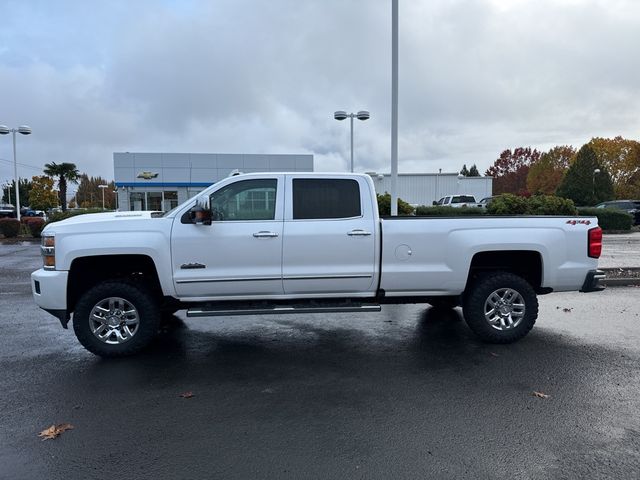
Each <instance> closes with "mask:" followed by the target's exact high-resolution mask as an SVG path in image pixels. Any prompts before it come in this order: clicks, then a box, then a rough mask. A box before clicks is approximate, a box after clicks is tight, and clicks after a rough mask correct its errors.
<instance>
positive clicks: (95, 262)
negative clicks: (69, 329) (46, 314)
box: [67, 255, 162, 312]
mask: <svg viewBox="0 0 640 480" xmlns="http://www.w3.org/2000/svg"><path fill="white" fill-rule="evenodd" d="M118 278H123V279H124V278H126V279H130V280H135V281H139V282H143V283H144V284H145V285H146V287H147V288H148V289H149V290H151V292H152V293H154V294H156V295H159V296H162V288H161V287H160V280H159V279H158V272H157V270H156V266H155V264H154V263H153V260H152V259H151V257H148V256H147V255H97V256H92V257H81V258H76V259H75V260H74V261H73V262H72V263H71V269H70V271H69V281H68V285H67V311H68V312H72V311H73V310H74V309H75V306H76V302H77V301H78V299H79V298H80V297H81V296H82V294H83V293H84V292H86V291H87V290H88V289H90V288H91V287H93V286H94V285H96V284H98V283H100V282H102V281H104V280H109V279H118Z"/></svg>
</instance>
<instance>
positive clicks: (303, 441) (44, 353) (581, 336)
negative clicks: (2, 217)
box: [0, 244, 640, 479]
mask: <svg viewBox="0 0 640 480" xmlns="http://www.w3.org/2000/svg"><path fill="white" fill-rule="evenodd" d="M39 263H40V259H39V257H38V247H37V245H34V244H17V245H0V306H1V312H2V314H1V321H0V336H1V339H2V341H1V343H0V345H1V347H0V372H1V374H0V395H1V397H0V398H1V400H2V402H1V405H2V408H1V409H0V478H2V479H4V478H7V479H21V478H52V479H62V478H64V479H69V478H82V479H92V478H96V479H120V478H122V479H124V478H135V479H146V478H154V479H159V478H184V479H190V478H194V479H196V478H197V479H199V478H224V479H233V478H243V479H244V478H295V479H301V478H318V479H328V478H366V479H370V478H384V479H390V478H505V479H514V478H550V479H551V478H553V479H557V478H590V479H593V478H616V479H633V478H640V289H638V288H631V287H626V288H615V289H613V288H611V289H608V290H606V291H604V292H601V293H592V294H579V293H567V294H552V295H548V296H544V297H540V303H541V308H540V318H539V320H538V323H537V324H536V327H534V329H533V331H532V332H531V333H530V334H529V336H528V337H526V338H525V339H524V340H522V341H520V342H519V343H516V344H513V345H506V346H495V345H487V344H483V343H480V342H479V341H478V340H476V339H475V338H474V336H473V335H472V334H471V332H470V331H469V330H468V329H467V327H466V325H465V323H464V321H463V320H462V318H461V313H460V310H459V309H458V310H448V311H447V310H444V311H443V310H434V309H431V308H429V307H428V306H425V305H406V306H390V307H383V312H382V313H380V314H368V315H352V314H349V315H338V314H336V315H325V316H323V315H307V316H283V317H275V316H269V317H227V318H213V319H189V320H185V321H184V322H183V320H182V319H184V317H183V316H182V315H181V314H178V315H177V316H176V317H175V318H174V319H173V321H172V322H170V323H169V324H168V325H167V326H166V327H165V328H163V330H162V331H161V333H160V335H159V336H158V338H157V340H156V342H155V343H154V344H153V346H152V347H151V348H150V349H149V350H148V351H146V352H145V353H143V354H141V355H138V356H137V357H132V358H128V359H121V360H116V361H114V360H110V361H107V360H102V359H100V358H98V357H94V356H93V355H92V354H90V353H88V352H87V351H85V350H84V349H83V348H82V347H81V346H80V345H79V344H78V343H77V341H76V339H75V337H74V335H73V332H72V330H63V329H62V328H61V327H60V325H59V323H58V321H57V320H56V319H55V318H54V317H52V316H50V315H49V314H47V313H45V312H43V311H40V310H39V309H38V308H37V307H36V306H35V305H34V303H33V302H32V300H31V294H30V285H29V277H28V275H29V273H30V272H31V271H32V270H34V269H36V268H38V266H39ZM534 391H538V392H542V393H544V394H547V395H549V397H548V398H544V399H543V398H537V397H535V396H533V392H534ZM184 392H192V393H193V397H192V398H182V397H181V396H180V394H181V393H184ZM65 422H68V423H71V424H72V425H73V426H74V429H73V430H69V431H67V432H65V433H63V434H62V435H61V436H60V437H59V438H57V439H55V440H47V441H42V440H41V439H40V438H38V436H37V434H38V432H40V431H41V430H43V429H45V428H47V427H49V426H50V425H51V424H54V423H56V424H57V423H65Z"/></svg>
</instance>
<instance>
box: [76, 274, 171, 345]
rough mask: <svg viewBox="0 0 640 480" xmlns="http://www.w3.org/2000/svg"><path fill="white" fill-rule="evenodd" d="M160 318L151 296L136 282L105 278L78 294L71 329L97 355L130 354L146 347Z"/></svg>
mask: <svg viewBox="0 0 640 480" xmlns="http://www.w3.org/2000/svg"><path fill="white" fill-rule="evenodd" d="M159 322H160V310H159V308H158V305H157V303H156V301H155V299H154V297H153V296H152V295H151V294H150V293H149V292H148V291H147V290H146V289H145V288H144V286H143V285H139V284H138V283H136V282H128V281H115V280H108V281H106V282H102V283H100V284H98V285H96V286H94V287H92V288H91V289H89V290H88V291H87V292H85V293H84V295H82V297H80V300H78V303H77V305H76V309H75V313H74V314H73V330H74V331H75V334H76V337H77V338H78V340H79V341H80V343H81V344H82V345H83V346H84V347H85V348H86V349H87V350H89V351H90V352H92V353H94V354H96V355H99V356H101V357H124V356H127V355H133V354H134V353H137V352H139V351H140V350H142V349H143V348H144V347H146V346H147V345H148V344H149V343H150V342H151V340H152V339H153V337H154V336H155V334H156V332H157V331H158V325H159Z"/></svg>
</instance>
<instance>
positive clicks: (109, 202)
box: [73, 173, 116, 210]
mask: <svg viewBox="0 0 640 480" xmlns="http://www.w3.org/2000/svg"><path fill="white" fill-rule="evenodd" d="M78 179H79V184H78V190H77V192H76V194H75V196H74V198H73V201H74V202H75V204H77V205H78V206H80V207H83V208H102V189H101V188H100V187H99V185H107V188H105V189H104V205H105V208H107V209H110V210H113V209H115V203H116V200H115V194H114V192H113V191H114V190H115V184H114V183H113V181H111V182H107V180H105V179H104V178H102V177H90V176H88V175H87V174H86V173H83V174H82V175H80V176H79V177H78Z"/></svg>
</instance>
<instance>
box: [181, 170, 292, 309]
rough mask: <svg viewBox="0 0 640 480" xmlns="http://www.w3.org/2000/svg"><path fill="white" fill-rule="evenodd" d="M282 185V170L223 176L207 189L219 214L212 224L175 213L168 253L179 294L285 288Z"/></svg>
mask: <svg viewBox="0 0 640 480" xmlns="http://www.w3.org/2000/svg"><path fill="white" fill-rule="evenodd" d="M283 185H284V175H261V176H260V178H255V179H251V178H249V179H243V178H238V179H237V180H235V181H233V180H232V181H226V182H225V184H223V185H222V186H221V188H219V189H218V190H216V191H214V192H213V193H212V194H211V195H210V205H211V208H212V209H216V210H217V211H218V212H219V213H220V214H221V215H220V217H219V218H218V219H217V220H214V221H212V223H211V225H196V224H194V223H192V221H191V220H190V219H189V216H188V214H185V215H182V217H181V218H178V217H176V219H175V221H174V225H173V230H172V234H171V254H172V263H173V265H172V266H173V275H174V282H175V288H176V292H177V294H178V296H179V297H216V296H226V297H233V296H239V297H242V296H251V295H281V294H282V293H283V288H282V222H283V209H284V193H283ZM194 203H195V201H194Z"/></svg>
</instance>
